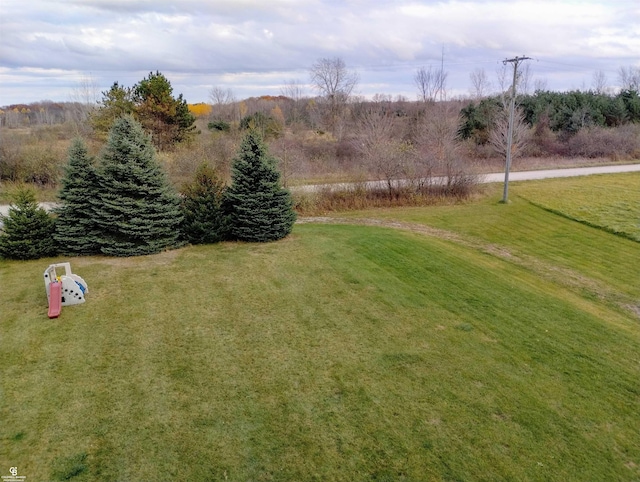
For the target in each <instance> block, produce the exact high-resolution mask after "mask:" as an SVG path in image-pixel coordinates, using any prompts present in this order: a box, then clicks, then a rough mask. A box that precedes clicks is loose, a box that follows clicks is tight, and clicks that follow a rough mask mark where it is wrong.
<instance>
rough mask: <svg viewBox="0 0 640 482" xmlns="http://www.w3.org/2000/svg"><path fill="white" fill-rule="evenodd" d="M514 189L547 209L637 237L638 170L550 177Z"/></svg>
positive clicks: (639, 224) (639, 233)
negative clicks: (577, 176) (617, 173)
mask: <svg viewBox="0 0 640 482" xmlns="http://www.w3.org/2000/svg"><path fill="white" fill-rule="evenodd" d="M517 189H518V193H519V195H520V196H522V197H523V198H525V199H529V200H531V202H534V203H536V204H537V205H539V206H542V207H544V208H546V209H549V210H551V211H555V212H557V213H561V214H563V215H565V216H567V217H568V218H570V219H575V220H577V221H580V222H582V223H585V224H588V225H592V226H598V227H601V228H603V229H606V230H608V231H610V232H612V233H617V234H621V235H624V236H628V237H629V238H631V239H633V240H635V241H640V172H630V173H625V174H619V175H616V176H588V177H585V178H565V179H550V180H548V181H547V182H544V183H523V184H521V185H519V186H518V188H517ZM558 193H560V195H558Z"/></svg>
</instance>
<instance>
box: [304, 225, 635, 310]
mask: <svg viewBox="0 0 640 482" xmlns="http://www.w3.org/2000/svg"><path fill="white" fill-rule="evenodd" d="M296 224H346V225H359V226H376V227H384V228H393V229H398V230H402V231H409V232H413V233H418V234H422V235H424V236H430V237H434V238H438V239H442V240H445V241H451V242H453V243H456V244H459V245H461V246H464V247H467V248H471V249H474V250H477V251H480V252H482V253H486V254H488V255H491V256H495V257H497V258H500V259H503V260H505V261H508V262H510V263H513V264H515V265H517V266H520V267H522V268H525V269H527V270H529V271H532V272H533V273H535V274H536V275H538V276H540V277H541V278H543V279H545V280H548V281H551V282H553V283H556V284H559V285H561V286H563V287H565V288H568V289H570V290H572V291H574V292H575V291H577V292H578V293H581V294H583V295H587V296H591V297H595V298H596V299H598V300H599V301H602V302H605V303H608V304H612V305H614V306H616V307H618V308H621V309H622V310H624V311H625V312H627V313H631V314H632V315H633V316H635V317H636V318H638V319H640V300H634V299H632V298H630V297H629V296H627V295H625V294H624V293H620V292H619V291H617V290H614V289H612V288H611V287H610V286H608V285H606V284H605V283H602V282H599V281H597V280H595V279H592V278H589V277H587V276H584V275H583V274H581V273H578V272H577V271H574V270H572V269H569V268H566V267H560V266H557V265H555V264H552V263H548V262H546V261H543V260H541V259H539V258H536V257H535V256H530V255H527V254H524V253H518V252H516V251H514V250H512V249H509V248H507V247H505V246H500V245H498V244H494V243H487V242H484V241H482V240H480V239H478V238H473V237H470V236H463V235H460V234H458V233H454V232H452V231H447V230H445V229H440V228H434V227H432V226H427V225H424V224H417V223H408V222H405V221H397V220H386V219H374V218H339V217H330V216H316V217H299V218H298V220H297V221H296Z"/></svg>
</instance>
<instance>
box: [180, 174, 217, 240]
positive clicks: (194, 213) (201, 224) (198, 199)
mask: <svg viewBox="0 0 640 482" xmlns="http://www.w3.org/2000/svg"><path fill="white" fill-rule="evenodd" d="M224 190H225V185H224V182H222V181H221V180H220V179H219V178H218V176H217V175H216V172H215V170H214V169H212V168H211V167H209V166H208V165H207V164H202V165H201V166H200V167H199V168H198V170H197V171H196V174H195V178H194V180H193V182H191V183H188V184H185V185H184V186H183V188H182V203H181V209H182V214H183V216H184V221H183V223H182V232H183V234H184V236H185V238H186V240H187V241H189V242H190V243H191V244H209V243H217V242H219V241H221V240H222V238H223V235H224V226H223V222H224V215H223V211H222V199H223V195H224Z"/></svg>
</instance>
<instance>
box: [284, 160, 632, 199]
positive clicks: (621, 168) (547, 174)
mask: <svg viewBox="0 0 640 482" xmlns="http://www.w3.org/2000/svg"><path fill="white" fill-rule="evenodd" d="M634 171H640V164H623V165H617V166H597V167H574V168H567V169H545V170H540V171H515V172H511V173H509V182H511V181H533V180H536V179H547V178H552V177H576V176H589V175H592V174H615V173H620V172H634ZM479 181H480V182H481V183H492V182H504V172H495V173H491V174H483V175H481V176H480V178H479ZM398 182H399V183H400V184H401V185H402V184H403V181H398ZM404 182H406V181H404ZM445 182H446V178H442V177H436V178H433V179H432V183H433V184H436V185H437V184H444V183H445ZM364 185H365V187H367V188H371V189H374V188H380V189H384V188H385V187H386V183H385V182H384V181H369V182H366V183H364ZM353 186H355V184H352V183H337V184H308V185H305V186H295V187H292V188H291V190H292V191H298V192H315V191H321V190H331V191H339V190H344V189H349V188H350V187H353Z"/></svg>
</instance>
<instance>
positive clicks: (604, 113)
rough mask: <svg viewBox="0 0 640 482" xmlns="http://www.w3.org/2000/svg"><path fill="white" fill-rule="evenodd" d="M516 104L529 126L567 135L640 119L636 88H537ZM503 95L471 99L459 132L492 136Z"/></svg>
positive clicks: (482, 139) (472, 136) (469, 136)
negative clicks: (606, 90)
mask: <svg viewBox="0 0 640 482" xmlns="http://www.w3.org/2000/svg"><path fill="white" fill-rule="evenodd" d="M517 105H518V106H519V110H520V112H521V114H522V117H523V120H524V121H525V122H526V123H527V124H528V125H529V126H530V127H536V126H540V127H544V128H549V129H550V130H551V131H552V132H555V133H557V134H559V135H560V136H561V137H564V138H567V137H569V136H571V135H573V134H576V133H577V132H578V131H580V130H581V129H583V128H585V127H619V126H622V125H625V124H630V123H639V122H640V96H639V95H638V92H636V91H635V90H623V91H621V92H620V93H618V94H617V95H608V94H604V93H595V92H590V91H587V92H583V91H570V92H550V91H538V92H536V93H535V94H533V95H524V96H519V97H518V100H517ZM503 106H504V102H503V99H502V98H501V97H500V96H493V97H487V98H485V99H482V100H480V101H479V102H471V103H469V104H468V105H467V106H465V107H464V108H463V109H462V110H461V111H460V114H461V118H462V123H461V126H460V135H461V137H462V138H463V139H474V140H475V141H476V142H477V143H479V144H483V143H485V142H487V140H488V138H489V131H490V130H491V128H492V126H493V123H494V121H495V118H496V116H497V115H498V114H499V113H500V112H501V111H502V110H503V108H504V107H503Z"/></svg>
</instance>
